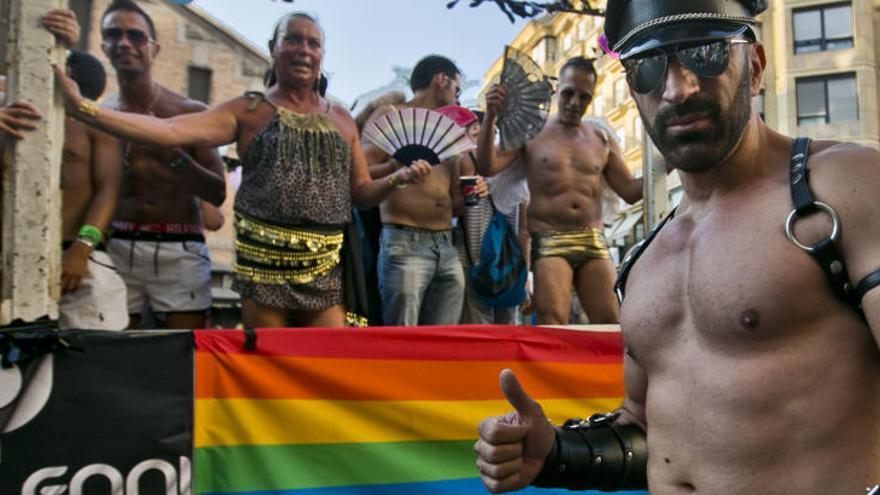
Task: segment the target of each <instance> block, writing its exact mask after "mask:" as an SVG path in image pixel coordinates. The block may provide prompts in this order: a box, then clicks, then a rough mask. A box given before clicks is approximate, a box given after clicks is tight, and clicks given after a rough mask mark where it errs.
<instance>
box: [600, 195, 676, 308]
mask: <svg viewBox="0 0 880 495" xmlns="http://www.w3.org/2000/svg"><path fill="white" fill-rule="evenodd" d="M675 210H676V208H673V209H672V211H671V212H669V215H666V218H664V219H663V221H662V222H660V223H658V224H657V225H655V226H654V228H653V229H651V231H650V232H648V235H647V236H645V238H644V239H642V240H641V241H639V242H638V243H636V245H635V246H633V247H631V248H630V250H629V252H628V253H626V256H625V257H624V258H623V261H621V263H620V270H619V271H618V272H617V281H616V282H614V293H615V294H616V295H617V303H618V304H623V297H624V296H625V295H626V280H627V279H628V278H629V272H630V271H631V270H632V267H633V265H635V263H636V260H638V259H639V257H640V256H642V253H644V252H645V249H648V245H649V244H651V241H653V240H654V238H655V237H657V234H659V233H660V229H662V228H663V226H665V225H666V224H667V223H668V222H669V219H670V218H672V217H673V216H674V215H675Z"/></svg>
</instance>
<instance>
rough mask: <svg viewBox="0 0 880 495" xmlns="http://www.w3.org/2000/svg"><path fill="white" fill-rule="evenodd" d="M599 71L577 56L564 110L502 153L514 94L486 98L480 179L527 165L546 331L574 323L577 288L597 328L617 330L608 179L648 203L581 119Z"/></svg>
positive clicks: (564, 80) (565, 82) (608, 146)
mask: <svg viewBox="0 0 880 495" xmlns="http://www.w3.org/2000/svg"><path fill="white" fill-rule="evenodd" d="M595 86H596V70H595V69H594V68H593V63H592V61H590V60H587V59H584V58H582V57H575V58H572V59H570V60H568V61H567V62H566V63H565V65H563V67H562V69H561V70H560V72H559V89H558V91H557V95H558V106H559V111H558V113H556V114H555V115H554V116H551V118H550V120H548V121H547V124H546V125H545V126H544V129H543V130H542V131H541V132H540V134H538V135H537V136H536V137H535V138H534V139H532V140H531V141H529V143H528V144H526V145H525V146H523V147H521V148H519V149H511V150H504V151H500V150H496V147H495V127H496V122H497V120H498V112H499V110H500V109H501V107H502V105H503V104H504V99H505V97H506V95H507V91H506V89H505V88H504V87H503V86H500V85H496V86H493V87H492V88H491V89H490V90H489V92H488V93H487V94H486V117H485V121H484V125H483V128H482V129H481V130H480V136H479V140H478V148H477V161H478V164H479V169H480V173H481V174H483V175H486V176H492V175H495V174H497V173H499V172H501V171H502V170H504V169H505V168H507V167H508V166H510V165H511V164H512V163H514V161H515V160H516V159H517V158H519V159H520V160H521V161H522V163H523V165H524V166H525V169H526V178H527V180H528V184H529V192H530V194H531V202H530V203H529V209H528V229H529V233H530V234H531V237H532V249H531V258H532V266H531V269H532V272H533V273H534V290H535V295H534V304H535V310H536V311H537V316H538V323H539V324H550V325H564V324H567V323H568V316H569V308H570V303H571V289H572V282H574V287H575V289H576V291H577V294H578V298H579V299H580V301H581V305H582V306H583V308H584V310H585V311H586V312H587V315H588V316H589V318H590V322H592V323H617V321H618V318H619V316H618V308H617V302H616V301H615V300H614V291H613V290H612V287H613V285H614V274H615V271H614V265H613V263H612V262H611V255H610V253H609V252H608V244H607V242H606V241H605V236H604V234H603V222H602V188H603V184H602V178H603V177H604V178H605V180H606V181H607V182H608V185H609V186H610V187H611V189H612V190H613V191H614V192H616V193H617V194H619V195H620V196H621V197H622V198H623V199H624V200H625V201H626V202H627V203H630V204H632V203H635V202H636V201H638V200H640V199H641V198H642V180H641V179H634V178H633V176H632V174H630V172H629V170H628V169H627V168H626V164H625V163H624V162H623V158H622V156H621V151H620V148H619V146H618V145H617V143H616V141H614V140H613V139H609V137H608V136H607V135H606V134H605V132H604V131H603V130H602V129H599V128H597V127H596V126H594V125H593V124H590V123H588V122H583V121H582V120H581V119H582V118H583V116H584V112H586V111H587V107H588V106H589V105H590V102H591V101H592V100H593V90H594V89H595Z"/></svg>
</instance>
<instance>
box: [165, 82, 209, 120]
mask: <svg viewBox="0 0 880 495" xmlns="http://www.w3.org/2000/svg"><path fill="white" fill-rule="evenodd" d="M159 105H161V106H162V107H163V109H164V110H165V111H173V112H174V113H176V114H182V113H199V112H204V111H205V110H207V109H208V108H209V107H208V105H206V104H204V103H202V102H201V101H198V100H193V99H191V98H187V97H186V96H183V95H182V94H180V93H176V92H174V91H171V90H170V89H168V88H165V87H163V88H162V99H161V100H160V101H159ZM157 107H158V105H157Z"/></svg>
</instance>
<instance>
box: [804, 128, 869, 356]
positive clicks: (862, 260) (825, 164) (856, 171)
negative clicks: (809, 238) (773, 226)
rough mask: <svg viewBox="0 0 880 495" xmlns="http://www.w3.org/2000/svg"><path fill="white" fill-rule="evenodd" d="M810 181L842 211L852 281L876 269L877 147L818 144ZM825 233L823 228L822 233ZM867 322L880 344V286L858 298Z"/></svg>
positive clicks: (843, 242)
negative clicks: (822, 147) (827, 146)
mask: <svg viewBox="0 0 880 495" xmlns="http://www.w3.org/2000/svg"><path fill="white" fill-rule="evenodd" d="M810 169H811V170H812V172H813V174H812V179H811V181H810V183H811V184H810V185H811V186H812V187H813V190H814V191H815V195H816V199H817V200H818V201H822V202H824V203H827V204H829V205H831V206H832V207H833V208H834V209H835V210H836V211H837V213H838V214H839V215H840V225H841V229H842V233H841V236H840V248H841V255H842V256H843V258H844V261H845V262H846V265H847V270H848V273H849V276H850V283H851V284H852V285H853V287H856V286H857V284H858V283H859V282H860V281H861V280H862V279H863V278H864V277H865V276H866V275H868V274H869V273H872V272H874V271H875V270H878V269H880V216H878V215H877V211H876V210H877V191H878V190H880V152H878V151H877V150H875V149H873V148H868V147H865V146H860V145H855V144H837V145H835V146H832V147H830V148H827V149H824V150H820V151H819V152H816V153H815V154H814V155H813V159H811V160H810ZM826 235H827V230H825V229H822V234H821V236H822V237H824V236H826ZM862 309H863V311H864V312H865V316H866V317H867V321H868V326H869V327H870V329H871V332H872V333H873V335H874V340H875V341H876V342H877V346H878V347H880V287H875V288H874V289H872V290H871V291H869V292H868V293H867V294H865V297H864V298H863V299H862Z"/></svg>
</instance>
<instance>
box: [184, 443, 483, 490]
mask: <svg viewBox="0 0 880 495" xmlns="http://www.w3.org/2000/svg"><path fill="white" fill-rule="evenodd" d="M473 444H474V440H465V441H436V442H393V443H348V444H323V445H242V446H234V447H202V448H197V449H195V458H194V463H193V468H194V470H195V472H194V477H193V483H194V487H193V493H195V494H202V493H217V492H220V493H236V492H253V491H264V490H290V489H301V488H324V487H333V486H348V485H372V484H392V483H413V482H423V481H438V480H447V479H459V478H471V477H476V476H477V471H476V468H475V467H474V460H475V454H474V452H473Z"/></svg>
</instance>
